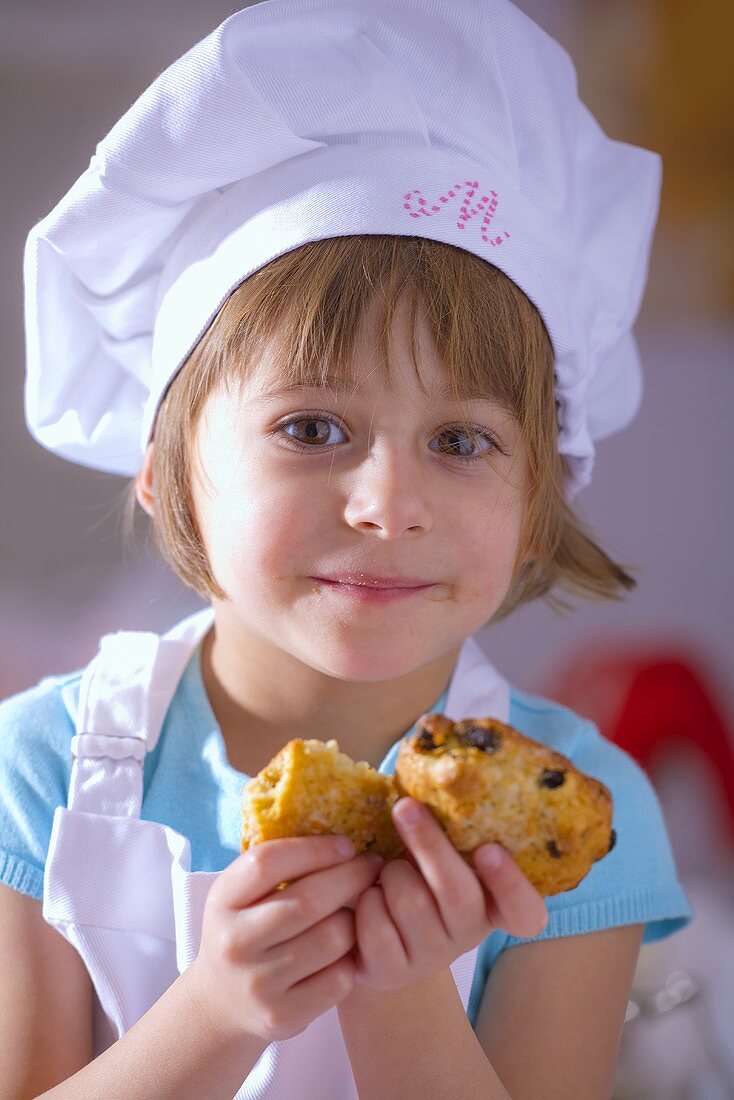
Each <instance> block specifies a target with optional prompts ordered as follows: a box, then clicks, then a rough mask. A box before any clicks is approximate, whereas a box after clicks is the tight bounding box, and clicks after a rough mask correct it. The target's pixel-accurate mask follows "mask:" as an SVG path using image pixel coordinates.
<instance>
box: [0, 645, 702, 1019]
mask: <svg viewBox="0 0 734 1100" xmlns="http://www.w3.org/2000/svg"><path fill="white" fill-rule="evenodd" d="M200 658H201V646H200V645H199V646H198V647H197V649H196V650H195V651H194V653H193V655H192V657H191V659H190V660H189V662H188V664H187V666H186V669H185V671H184V674H183V676H182V678H181V680H180V682H179V685H178V687H177V689H176V692H175V694H174V696H173V699H172V701H171V704H170V707H169V709H168V712H167V714H166V718H165V721H164V724H163V728H162V730H161V736H160V738H159V740H158V744H157V745H156V747H155V749H153V751H152V752H149V753H148V754H147V756H146V758H145V763H144V770H143V803H142V809H141V817H142V818H144V819H146V820H148V821H159V822H162V823H164V824H166V825H169V826H170V827H171V828H173V829H175V830H177V831H178V832H180V833H182V834H183V835H184V836H185V837H188V839H189V842H190V844H191V870H192V871H221V870H223V869H224V868H225V867H226V866H227V865H228V864H229V863H231V861H232V860H233V859H234V858H236V856H238V855H239V852H240V836H241V816H240V812H241V811H240V801H241V794H242V785H243V783H244V782H245V780H246V779H247V778H248V777H247V776H246V775H244V774H243V773H242V772H238V771H236V770H235V768H233V767H232V766H231V765H230V763H229V761H228V759H227V754H226V749H225V745H224V739H223V737H222V733H221V730H220V728H219V725H218V724H217V720H216V718H215V716H214V712H213V711H212V708H211V704H210V703H209V699H208V696H207V694H206V691H205V688H204V683H203V680H202V675H201V659H200ZM81 676H82V672H81V670H79V671H76V672H72V673H70V674H68V675H65V676H50V677H46V678H45V679H43V680H41V681H40V682H39V683H38V684H37V685H36V686H35V687H32V688H29V689H28V690H27V691H23V692H20V693H19V694H17V695H14V696H12V697H11V698H9V699H6V700H5V701H4V702H2V703H0V882H3V883H6V884H7V885H8V886H11V887H13V888H14V889H15V890H19V891H21V892H22V893H24V894H30V895H31V896H32V897H35V898H39V899H41V898H42V897H43V871H44V866H45V862H46V856H47V853H48V846H49V841H50V837H51V825H52V822H53V816H54V810H55V808H56V807H57V806H66V804H67V800H68V793H69V782H70V777H71V763H72V755H71V745H70V742H71V738H72V736H73V735H74V733H75V728H74V717H75V715H76V709H77V702H78V698H79V686H80V681H81ZM445 702H446V693H444V695H442V696H441V698H440V699H438V700H437V701H436V703H435V704H434V706H433V707H432V708H431V710H432V711H434V712H441V711H442V709H443V707H444V705H445ZM508 720H509V723H510V725H512V726H514V727H515V728H516V729H518V730H520V731H521V732H522V733H524V734H526V735H527V736H529V737H533V738H535V739H536V740H537V741H542V742H545V743H546V744H547V745H549V746H550V747H551V748H553V749H555V750H556V751H558V752H561V753H563V754H564V755H565V756H568V757H569V758H570V759H571V760H572V761H573V762H574V764H575V765H576V766H577V767H579V768H580V769H581V770H582V771H584V772H586V773H587V774H589V775H592V776H595V777H596V778H598V779H600V780H601V781H602V782H603V783H605V784H606V785H607V787H609V789H610V790H611V792H612V796H613V799H614V821H613V824H614V828H615V830H616V833H617V842H616V845H615V847H614V849H613V850H612V851H611V852H610V853H609V854H608V855H607V856H605V857H604V859H602V860H600V861H598V862H597V863H595V864H594V865H593V866H592V868H591V870H590V871H589V873H588V874H587V875H586V877H585V878H584V879H582V881H581V882H580V883H579V885H578V886H577V887H576V888H575V889H574V890H571V891H567V892H565V893H562V894H556V895H555V896H553V897H549V898H547V899H546V905H547V909H548V913H549V920H548V924H547V926H546V928H545V929H544V931H543V932H542V933H541V934H540V936H537V937H535V938H536V939H539V940H543V939H551V938H554V937H557V936H571V935H577V934H579V933H583V932H593V931H596V930H598V929H601V928H609V927H613V926H615V925H622V924H632V923H637V922H644V923H645V933H644V939H643V942H644V943H650V942H652V941H653V940H659V939H663V938H664V937H666V936H669V935H671V933H673V932H676V931H677V930H678V929H680V928H682V927H684V926H685V925H686V924H688V923H689V921H690V920H691V919H692V916H693V912H692V909H691V907H690V905H689V902H688V899H687V897H686V895H685V893H684V891H683V889H682V887H681V885H680V883H679V882H678V878H677V872H676V867H675V863H674V860H673V855H672V852H671V847H670V842H669V839H668V834H667V831H666V827H665V822H664V819H663V816H662V811H661V808H660V803H659V801H658V797H657V794H656V792H655V790H654V788H653V786H652V784H651V782H650V780H649V779H648V777H647V775H646V773H645V772H644V771H643V769H642V768H641V767H640V766H639V765H638V764H637V763H636V762H635V761H634V760H633V759H632V757H631V756H629V755H628V754H627V753H625V752H624V751H622V750H621V749H620V748H618V747H617V746H616V745H614V744H613V743H612V742H610V741H608V740H607V739H606V738H604V737H602V735H601V734H600V733H599V731H598V730H597V728H596V726H594V725H593V723H591V722H589V721H587V720H586V719H583V718H580V717H579V716H578V715H576V714H574V713H573V712H572V711H570V710H567V709H566V708H565V707H560V706H558V705H557V704H555V703H553V702H551V701H549V700H547V699H541V698H539V697H537V696H533V695H528V694H526V693H524V692H520V691H516V690H515V689H514V688H513V689H512V690H511V694H510V712H509V716H508ZM412 728H413V727H411V730H412ZM411 730H407V731H406V733H405V734H404V736H407V735H408V734H409V733H410V732H411ZM400 740H402V738H401V739H399V740H398V741H397V742H396V743H395V744H394V745H393V747H392V748H391V750H390V752H389V753H388V754H387V756H386V757H385V759H384V760H383V762H382V764H381V765H380V770H381V771H382V772H385V773H387V774H394V771H395V761H396V758H397V752H398V747H399V744H400ZM528 942H531V941H529V940H521V939H516V938H515V937H513V936H510V935H508V934H507V933H506V932H502V931H496V932H493V933H492V934H491V935H490V936H488V937H487V939H486V940H484V941H483V942H482V944H481V945H480V949H479V954H478V962H477V967H476V971H475V975H474V982H473V985H472V990H471V998H470V1001H469V1006H468V1015H469V1019H470V1020H471V1023H472V1026H474V1025H475V1023H476V1019H477V1016H478V1013H479V1006H480V1003H481V999H482V993H483V991H484V986H485V982H486V979H487V976H488V974H489V971H490V970H491V968H492V965H493V963H494V962H495V960H496V959H497V958H498V956H499V955H500V953H501V952H502V951H504V950H506V949H507V948H508V947H512V946H514V945H515V944H518V943H528Z"/></svg>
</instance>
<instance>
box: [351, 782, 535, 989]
mask: <svg viewBox="0 0 734 1100" xmlns="http://www.w3.org/2000/svg"><path fill="white" fill-rule="evenodd" d="M408 810H415V812H416V818H417V819H416V821H415V822H408V821H407V820H405V817H406V811H408ZM393 821H394V822H395V825H396V827H397V829H398V831H399V833H400V836H401V837H402V839H403V842H404V844H405V845H406V847H407V848H408V851H409V853H411V854H410V855H409V857H408V859H396V860H393V861H391V862H390V863H387V864H386V865H385V866H384V867H383V868H382V871H381V873H380V878H379V882H378V883H376V884H375V885H373V886H369V887H368V888H367V889H366V890H365V891H364V892H363V893H362V894H361V895H360V896H359V898H358V900H357V903H356V906H355V914H354V916H355V930H356V938H357V946H356V948H355V952H354V955H355V963H356V978H357V980H358V981H361V982H364V983H365V984H366V985H370V986H373V987H374V988H375V989H399V988H400V987H401V986H404V985H408V984H410V983H412V982H416V981H421V980H422V979H424V978H428V977H430V976H431V975H433V974H436V973H438V972H439V971H441V970H445V969H446V968H447V967H449V966H450V965H451V963H452V962H453V961H454V959H456V958H458V957H459V955H463V954H464V952H466V951H470V950H471V949H472V948H473V947H476V945H477V944H478V943H480V942H481V941H482V940H483V939H485V938H486V937H487V936H488V935H489V934H490V933H491V932H494V931H495V929H497V928H502V929H503V930H504V931H506V932H509V933H510V935H513V936H519V937H523V938H525V937H528V938H529V937H531V936H537V935H538V934H539V933H540V932H542V931H543V929H544V928H545V926H546V924H547V923H548V911H547V909H546V906H545V902H544V900H543V898H542V896H541V895H540V894H539V893H538V892H537V890H536V889H535V887H534V886H532V884H531V883H530V882H529V880H528V879H527V877H526V876H525V875H524V874H523V872H522V871H521V870H520V868H519V867H518V865H517V863H516V862H515V861H514V859H513V858H512V856H510V855H509V853H508V852H506V851H505V850H504V849H503V848H502V847H501V846H500V845H498V844H483V845H481V846H480V847H479V848H477V849H476V851H475V852H474V864H475V867H476V872H475V871H473V870H472V868H471V867H470V866H469V865H468V863H466V861H465V860H464V859H463V857H462V856H460V855H459V853H458V852H457V851H456V849H455V848H454V846H453V844H452V843H451V841H450V840H449V839H448V837H447V836H446V834H445V833H444V831H443V829H442V828H441V826H440V825H439V823H438V821H437V820H436V819H435V817H434V816H433V814H432V813H431V811H430V809H429V808H428V807H427V806H424V805H423V804H422V803H420V802H417V801H416V800H415V799H413V798H401V799H399V800H398V801H397V802H396V803H395V805H394V806H393ZM494 853H498V855H499V863H498V865H497V866H496V867H493V866H491V856H492V855H493V854H494Z"/></svg>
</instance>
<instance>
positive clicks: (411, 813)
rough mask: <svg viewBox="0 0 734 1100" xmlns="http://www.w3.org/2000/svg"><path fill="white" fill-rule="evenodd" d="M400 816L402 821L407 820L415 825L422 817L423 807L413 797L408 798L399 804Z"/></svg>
mask: <svg viewBox="0 0 734 1100" xmlns="http://www.w3.org/2000/svg"><path fill="white" fill-rule="evenodd" d="M398 816H399V818H400V820H401V821H405V822H406V823H407V824H408V825H414V824H415V823H416V822H417V821H420V819H421V808H420V806H419V805H418V803H417V802H414V801H413V799H410V798H407V799H406V800H405V802H403V803H401V804H400V806H398Z"/></svg>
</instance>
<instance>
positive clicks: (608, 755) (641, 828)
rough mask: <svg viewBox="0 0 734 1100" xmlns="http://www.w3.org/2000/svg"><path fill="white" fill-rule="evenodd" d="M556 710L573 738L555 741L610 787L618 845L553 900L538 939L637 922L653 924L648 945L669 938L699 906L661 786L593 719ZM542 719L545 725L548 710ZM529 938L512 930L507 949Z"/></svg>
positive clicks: (645, 940)
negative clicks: (680, 867) (683, 874)
mask: <svg viewBox="0 0 734 1100" xmlns="http://www.w3.org/2000/svg"><path fill="white" fill-rule="evenodd" d="M554 709H555V710H557V711H559V712H561V714H562V715H563V718H564V720H565V721H564V722H563V723H562V725H567V727H568V728H565V729H564V735H565V736H564V739H563V742H565V744H564V743H563V742H562V744H561V745H557V744H554V745H553V747H554V748H558V751H560V752H563V753H564V754H565V755H566V756H568V757H570V759H571V760H572V761H573V763H574V764H575V765H576V767H577V768H579V769H580V770H581V771H583V772H585V773H586V774H587V775H591V776H594V777H595V778H596V779H600V780H601V781H602V783H604V784H606V786H607V787H608V788H609V790H610V791H611V793H612V798H613V818H612V825H613V828H614V829H615V831H616V834H617V838H616V844H615V846H614V848H613V849H612V851H611V852H609V853H608V854H607V855H606V856H604V857H603V859H601V860H598V861H597V862H596V863H594V864H593V865H592V867H591V870H590V871H589V873H588V874H587V875H586V876H585V878H583V879H582V880H581V882H580V883H579V884H578V886H576V887H575V889H573V890H568V891H565V892H564V893H562V894H555V895H553V896H552V897H549V898H546V907H547V909H548V917H549V919H548V924H547V926H546V928H545V929H544V930H543V932H542V933H541V934H540V936H537V937H535V939H550V938H552V937H554V936H573V935H577V934H579V933H582V932H593V931H597V930H598V929H602V928H611V927H613V926H615V925H622V924H636V923H644V925H645V930H644V935H643V943H651V942H652V941H654V940H660V939H664V938H665V937H666V936H670V935H672V933H673V932H677V931H678V930H679V929H681V928H683V927H685V925H687V924H688V923H689V922H690V921H691V920H692V918H693V911H692V909H691V906H690V903H689V901H688V898H687V897H686V894H685V892H684V890H683V888H682V886H681V884H680V882H679V881H678V874H677V869H676V865H675V860H674V858H673V852H672V850H671V845H670V839H669V837H668V831H667V828H666V825H665V820H664V817H663V812H662V808H661V806H660V801H659V799H658V796H657V793H656V791H655V788H654V787H653V785H652V783H651V781H650V779H649V777H648V775H647V773H646V772H645V771H644V770H643V768H642V767H640V765H639V764H638V763H637V761H636V760H634V758H633V757H631V756H630V755H629V753H627V752H625V751H624V750H623V749H621V748H619V746H618V745H615V744H614V743H613V742H612V741H609V740H608V739H607V738H605V737H603V736H602V734H601V733H600V732H599V730H598V729H597V727H596V726H595V725H594V724H593V723H592V722H589V721H588V720H586V719H583V718H580V717H578V716H577V715H574V714H573V713H572V712H571V711H568V710H566V709H565V708H554ZM537 717H538V719H539V721H540V722H541V723H542V720H543V716H542V714H540V715H538V716H537ZM574 727H575V728H574ZM531 736H532V734H531ZM546 740H547V739H546ZM527 942H529V941H528V940H522V939H516V938H515V937H513V936H508V937H507V938H506V940H505V943H504V945H503V947H511V946H513V945H514V944H517V943H527Z"/></svg>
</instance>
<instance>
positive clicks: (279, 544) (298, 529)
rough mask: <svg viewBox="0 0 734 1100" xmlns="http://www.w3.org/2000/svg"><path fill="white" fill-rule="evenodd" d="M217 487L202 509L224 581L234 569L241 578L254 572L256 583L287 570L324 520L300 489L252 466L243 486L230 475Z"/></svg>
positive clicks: (213, 558) (211, 556)
mask: <svg viewBox="0 0 734 1100" xmlns="http://www.w3.org/2000/svg"><path fill="white" fill-rule="evenodd" d="M218 489H219V491H218V493H217V495H216V496H212V498H211V499H210V500H209V501H207V502H206V504H205V505H204V507H203V508H202V509H201V513H202V526H203V529H204V540H205V543H206V546H207V550H208V553H209V559H210V562H211V564H212V568H213V571H214V573H215V576H217V577H218V579H220V581H222V582H223V581H225V579H226V578H227V575H228V574H229V578H230V579H232V578H233V573H234V571H235V570H236V574H237V575H238V576H240V577H243V576H245V575H247V574H250V575H252V574H255V575H257V576H258V578H259V580H260V583H262V581H263V580H264V579H266V578H267V576H268V575H279V574H280V575H283V574H286V573H288V571H289V568H290V567H291V566H293V565H294V561H295V558H296V557H297V556H298V554H299V550H300V554H301V556H302V554H303V549H304V547H307V546H308V545H309V541H311V542H312V541H313V539H312V535H313V532H314V531H317V530H318V529H319V524H320V523H321V524H323V520H321V521H320V520H319V515H318V511H317V510H315V509H314V508H313V507H307V506H306V504H305V502H304V500H303V495H302V494H299V495H298V496H297V497H296V498H294V495H293V493H292V492H288V490H287V487H286V485H285V484H284V482H283V480H282V479H281V480H280V481H278V480H277V479H272V478H270V479H269V478H267V477H264V476H258V470H257V469H256V468H253V467H250V470H249V474H248V477H247V484H246V485H245V484H244V483H243V482H240V481H235V480H234V479H231V480H230V482H229V484H228V485H224V486H222V485H221V484H220V486H219V487H218ZM299 502H300V503H299ZM224 587H225V588H226V587H227V585H226V583H225V584H224Z"/></svg>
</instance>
